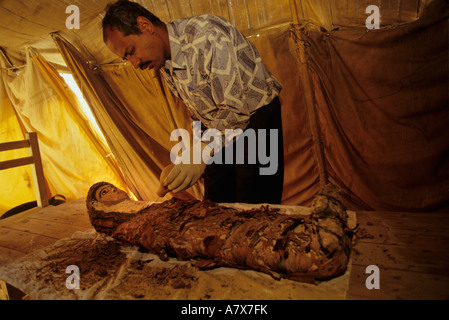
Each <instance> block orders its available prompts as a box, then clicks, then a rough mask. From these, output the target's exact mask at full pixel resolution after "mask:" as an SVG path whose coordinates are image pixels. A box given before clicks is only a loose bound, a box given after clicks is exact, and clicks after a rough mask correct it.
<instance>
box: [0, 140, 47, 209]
mask: <svg viewBox="0 0 449 320" xmlns="http://www.w3.org/2000/svg"><path fill="white" fill-rule="evenodd" d="M22 148H28V154H29V156H28V157H24V158H17V159H13V160H7V161H1V162H0V170H4V169H9V168H14V167H20V166H25V165H31V169H32V170H31V172H32V176H33V184H34V190H35V192H36V200H37V206H38V207H41V208H43V207H46V206H48V205H49V202H48V195H47V187H46V184H45V179H44V171H43V169H42V159H41V154H40V152H39V142H38V140H37V134H36V132H29V133H27V134H26V140H19V141H12V142H4V143H0V151H7V150H14V149H22Z"/></svg>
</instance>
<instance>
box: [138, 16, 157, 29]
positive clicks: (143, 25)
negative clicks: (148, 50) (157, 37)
mask: <svg viewBox="0 0 449 320" xmlns="http://www.w3.org/2000/svg"><path fill="white" fill-rule="evenodd" d="M137 27H138V28H139V30H140V32H144V31H149V32H150V33H154V25H153V24H152V23H151V21H150V20H148V19H147V18H145V17H142V16H138V17H137Z"/></svg>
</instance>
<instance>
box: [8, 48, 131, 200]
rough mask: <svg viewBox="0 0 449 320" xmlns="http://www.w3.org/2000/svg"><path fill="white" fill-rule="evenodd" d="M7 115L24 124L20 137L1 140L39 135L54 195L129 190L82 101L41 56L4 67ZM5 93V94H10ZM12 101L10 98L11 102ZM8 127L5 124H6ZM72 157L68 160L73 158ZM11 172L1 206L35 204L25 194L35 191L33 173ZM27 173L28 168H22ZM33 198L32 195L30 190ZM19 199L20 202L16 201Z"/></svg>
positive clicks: (15, 131) (71, 196) (13, 133)
mask: <svg viewBox="0 0 449 320" xmlns="http://www.w3.org/2000/svg"><path fill="white" fill-rule="evenodd" d="M2 83H3V85H4V87H5V92H4V94H3V95H2V96H3V97H2V106H1V110H2V115H6V114H8V115H9V116H8V117H9V118H10V119H11V117H12V116H13V114H12V112H11V108H10V106H11V105H12V106H13V107H14V114H15V115H16V116H17V117H16V120H15V121H14V120H13V119H12V120H11V121H12V122H9V123H10V124H9V125H8V126H9V127H13V122H16V124H18V125H20V126H22V128H23V130H20V131H22V137H19V136H20V135H19V134H18V131H19V129H18V128H17V126H15V125H14V126H15V128H13V129H12V131H11V132H9V131H8V132H2V137H1V139H2V142H6V141H14V140H20V139H23V138H24V136H23V132H24V131H25V132H30V131H34V132H37V135H38V140H39V146H40V151H41V156H42V160H43V166H44V175H45V177H46V181H47V184H48V188H49V191H50V194H51V195H55V194H62V195H64V196H65V197H66V198H67V200H68V201H71V200H74V199H77V198H80V197H83V196H85V193H86V192H87V190H88V188H89V187H90V186H91V185H92V184H93V183H95V182H96V181H98V180H104V179H107V180H111V181H114V182H115V183H116V184H117V185H118V186H121V187H126V185H125V184H124V182H123V180H122V178H121V174H120V171H119V169H118V167H117V165H116V164H115V162H114V161H113V159H112V158H111V157H110V150H109V149H108V147H107V145H106V144H105V143H102V141H101V139H99V136H98V135H97V134H96V133H95V132H94V131H93V130H92V127H91V124H90V123H89V121H88V119H87V117H86V116H85V115H84V114H83V112H82V111H81V108H80V105H79V102H78V100H77V98H76V96H75V95H74V94H73V92H72V91H71V90H70V89H69V88H68V86H67V85H66V84H65V82H64V80H63V78H62V77H61V76H60V75H59V73H58V72H57V71H56V70H55V69H54V68H53V67H51V66H50V65H49V64H48V63H47V62H46V61H45V60H44V59H43V58H42V57H41V56H39V55H38V54H35V53H34V51H33V50H32V49H29V50H28V57H27V64H26V65H25V66H24V67H21V68H17V69H3V70H2ZM5 93H6V94H5ZM6 97H7V98H6ZM2 127H3V123H2ZM68 155H69V156H68ZM13 170H21V169H16V168H13V169H8V170H5V171H2V172H0V175H1V176H0V177H1V180H2V197H4V198H2V200H0V202H2V203H4V205H3V204H2V207H5V209H10V206H11V205H18V204H21V203H23V202H26V201H31V200H34V198H33V197H31V198H30V196H29V195H26V196H22V195H21V193H22V192H23V191H24V190H27V189H31V190H33V189H32V188H33V186H32V183H31V185H30V182H29V181H30V180H29V179H28V175H27V176H26V177H24V174H23V173H20V171H17V172H16V173H14V171H13ZM22 170H23V169H22ZM23 180H25V181H28V182H27V184H28V185H27V187H25V188H18V189H15V187H14V186H15V185H16V184H17V183H18V181H23ZM27 194H28V192H27ZM11 199H15V201H16V203H14V204H13V203H11Z"/></svg>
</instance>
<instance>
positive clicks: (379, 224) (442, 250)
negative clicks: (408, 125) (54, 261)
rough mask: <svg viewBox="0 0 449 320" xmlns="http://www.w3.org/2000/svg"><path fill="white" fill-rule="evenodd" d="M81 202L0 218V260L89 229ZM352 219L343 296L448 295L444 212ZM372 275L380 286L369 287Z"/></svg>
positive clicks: (448, 237)
mask: <svg viewBox="0 0 449 320" xmlns="http://www.w3.org/2000/svg"><path fill="white" fill-rule="evenodd" d="M84 202H85V199H78V200H76V201H72V202H68V203H65V204H63V205H60V206H57V207H52V206H50V207H47V208H44V209H39V208H35V209H32V210H30V211H28V212H25V213H21V214H18V215H16V216H13V217H10V218H7V219H4V220H0V266H4V265H6V264H8V263H10V262H13V261H15V260H17V259H19V258H20V257H23V256H25V255H27V254H29V253H32V252H34V251H36V250H38V249H42V248H44V247H46V246H49V245H52V244H53V243H55V242H56V241H57V240H59V239H62V238H66V237H70V236H71V235H72V234H73V233H74V232H75V231H87V230H89V229H91V228H92V226H91V224H90V221H89V218H88V215H87V213H86V209H85V205H84ZM357 222H358V224H359V230H358V238H357V242H356V244H355V246H354V248H353V255H352V264H351V268H350V280H349V288H348V291H347V294H346V298H347V299H357V300H358V299H388V300H390V299H391V300H392V299H395V300H396V299H448V298H449V249H448V248H449V233H448V232H447V228H448V227H449V213H408V212H383V211H382V212H380V211H361V212H357ZM368 266H377V268H378V272H377V273H376V272H373V271H370V269H369V268H368ZM367 268H368V270H367ZM376 277H377V279H378V283H379V289H376V288H372V289H368V288H367V279H368V287H369V286H370V285H372V284H375V281H374V280H376Z"/></svg>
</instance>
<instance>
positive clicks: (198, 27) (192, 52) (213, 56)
mask: <svg viewBox="0 0 449 320" xmlns="http://www.w3.org/2000/svg"><path fill="white" fill-rule="evenodd" d="M167 29H168V34H169V41H170V50H171V60H167V61H166V62H165V68H161V72H162V75H163V77H164V79H165V81H166V82H167V84H168V86H169V88H170V90H171V91H172V92H173V93H174V94H175V95H176V96H178V97H179V98H181V99H182V100H183V101H184V103H185V104H186V105H187V107H188V108H189V110H190V111H191V113H192V117H193V118H194V119H196V120H200V121H201V122H202V123H203V124H204V125H205V126H206V127H207V128H214V129H218V130H220V131H221V132H224V130H225V129H238V128H240V129H242V130H244V129H245V128H246V126H247V125H248V123H249V118H250V116H251V114H253V113H254V112H255V111H256V110H257V109H259V108H261V107H263V106H265V105H267V104H269V103H270V102H271V101H272V100H273V99H274V98H275V97H276V96H278V95H279V92H280V90H281V88H282V87H281V84H280V83H279V81H278V80H277V79H276V78H275V77H274V76H273V75H272V74H271V73H270V72H269V71H268V70H267V68H266V67H265V66H264V64H263V63H262V60H261V58H260V55H259V53H258V51H257V49H256V48H255V47H254V45H253V44H252V43H251V42H250V41H249V40H248V39H246V38H245V37H244V36H243V35H242V34H241V33H240V32H239V31H238V30H237V29H236V28H235V27H234V26H233V25H232V24H231V23H230V22H229V21H227V20H225V19H223V18H220V17H217V16H213V15H207V14H205V15H200V16H196V17H192V18H185V19H180V20H175V21H173V22H170V23H168V24H167Z"/></svg>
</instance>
